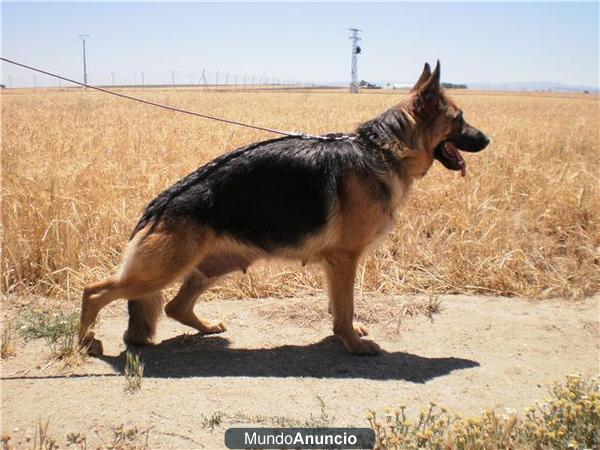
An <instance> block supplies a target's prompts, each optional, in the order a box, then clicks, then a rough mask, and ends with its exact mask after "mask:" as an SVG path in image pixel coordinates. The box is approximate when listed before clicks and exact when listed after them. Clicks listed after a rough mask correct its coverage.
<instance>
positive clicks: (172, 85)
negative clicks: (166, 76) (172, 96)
mask: <svg viewBox="0 0 600 450" xmlns="http://www.w3.org/2000/svg"><path fill="white" fill-rule="evenodd" d="M171 89H175V72H174V71H173V70H171Z"/></svg>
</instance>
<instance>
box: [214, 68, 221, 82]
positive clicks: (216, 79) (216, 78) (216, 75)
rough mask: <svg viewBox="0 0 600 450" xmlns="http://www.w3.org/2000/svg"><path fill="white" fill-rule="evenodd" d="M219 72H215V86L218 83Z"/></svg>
mask: <svg viewBox="0 0 600 450" xmlns="http://www.w3.org/2000/svg"><path fill="white" fill-rule="evenodd" d="M219 73H221V72H219V71H218V70H217V73H216V74H215V86H216V85H218V84H219Z"/></svg>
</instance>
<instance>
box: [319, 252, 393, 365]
mask: <svg viewBox="0 0 600 450" xmlns="http://www.w3.org/2000/svg"><path fill="white" fill-rule="evenodd" d="M357 261H358V258H357V257H356V256H355V255H352V254H346V253H337V254H335V255H329V256H328V257H327V258H326V259H325V262H324V264H323V267H324V270H325V276H326V278H327V289H328V293H329V299H330V308H331V310H332V313H333V332H334V334H335V335H336V336H338V337H339V338H340V339H341V340H342V342H343V343H344V346H345V347H346V348H347V349H348V351H349V352H350V353H354V354H356V355H375V354H377V353H379V352H380V351H381V349H380V348H379V346H378V345H377V344H376V343H375V342H373V341H369V340H367V339H361V338H360V336H361V335H363V333H362V332H361V331H365V332H366V329H365V330H361V328H362V326H361V325H360V324H353V320H354V279H355V278H356V267H357Z"/></svg>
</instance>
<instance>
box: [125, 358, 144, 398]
mask: <svg viewBox="0 0 600 450" xmlns="http://www.w3.org/2000/svg"><path fill="white" fill-rule="evenodd" d="M125 358H126V360H125V381H126V386H125V391H127V392H130V393H133V392H136V391H139V390H140V389H141V387H142V378H143V377H144V363H142V362H141V361H140V355H139V354H137V353H133V352H130V351H127V353H126V354H125Z"/></svg>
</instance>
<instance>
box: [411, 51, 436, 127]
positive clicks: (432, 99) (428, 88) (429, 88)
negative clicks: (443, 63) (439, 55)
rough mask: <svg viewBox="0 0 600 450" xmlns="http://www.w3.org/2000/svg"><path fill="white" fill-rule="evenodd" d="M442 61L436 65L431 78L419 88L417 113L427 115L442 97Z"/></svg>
mask: <svg viewBox="0 0 600 450" xmlns="http://www.w3.org/2000/svg"><path fill="white" fill-rule="evenodd" d="M440 93H441V87H440V61H439V60H438V62H437V64H436V65H435V69H434V70H433V73H432V74H431V76H430V77H429V79H428V80H427V81H426V82H425V83H423V84H422V85H421V86H420V87H419V88H418V89H417V98H416V105H415V110H416V112H417V114H420V115H427V114H429V112H430V111H432V110H435V109H436V107H437V104H438V100H439V99H440Z"/></svg>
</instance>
